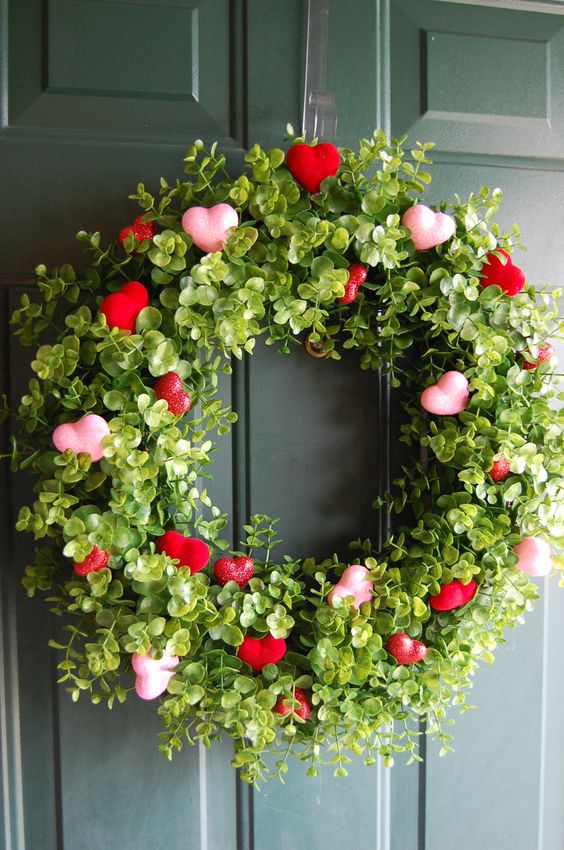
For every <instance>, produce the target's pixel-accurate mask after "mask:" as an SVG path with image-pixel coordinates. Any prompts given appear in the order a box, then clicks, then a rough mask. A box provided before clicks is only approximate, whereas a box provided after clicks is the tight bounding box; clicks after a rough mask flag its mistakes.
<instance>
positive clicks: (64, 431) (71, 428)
mask: <svg viewBox="0 0 564 850" xmlns="http://www.w3.org/2000/svg"><path fill="white" fill-rule="evenodd" d="M109 433H110V428H109V425H108V423H107V422H106V420H105V419H103V418H102V417H101V416H98V414H97V413H87V414H86V416H83V417H82V418H81V419H78V420H77V421H76V422H65V423H64V425H58V426H57V427H56V428H55V430H54V431H53V443H54V444H55V448H56V449H57V451H59V452H64V451H66V450H67V449H70V450H71V451H72V452H74V454H75V455H77V454H80V452H85V453H86V454H89V455H90V457H91V458H92V460H93V461H96V460H100V459H101V458H103V457H104V447H103V446H102V440H103V439H104V437H107V436H108V434H109Z"/></svg>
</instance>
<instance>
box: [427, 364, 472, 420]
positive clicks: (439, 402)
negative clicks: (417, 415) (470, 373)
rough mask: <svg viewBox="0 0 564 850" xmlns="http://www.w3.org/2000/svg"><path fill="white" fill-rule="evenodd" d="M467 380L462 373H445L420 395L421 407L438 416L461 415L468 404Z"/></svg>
mask: <svg viewBox="0 0 564 850" xmlns="http://www.w3.org/2000/svg"><path fill="white" fill-rule="evenodd" d="M468 395H469V393H468V380H467V379H466V378H465V377H464V375H463V374H462V372H445V373H444V375H442V376H441V377H440V378H439V380H438V381H437V383H436V384H433V386H431V387H427V389H426V390H423V392H422V393H421V407H422V408H423V409H424V410H427V411H428V412H429V413H436V414H438V415H439V416H452V415H454V414H455V413H461V412H462V411H463V410H464V409H465V408H466V406H467V404H468Z"/></svg>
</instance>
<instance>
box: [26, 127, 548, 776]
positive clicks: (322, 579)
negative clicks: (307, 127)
mask: <svg viewBox="0 0 564 850" xmlns="http://www.w3.org/2000/svg"><path fill="white" fill-rule="evenodd" d="M291 136H292V134H291ZM404 143H405V138H403V139H400V140H398V141H396V140H391V141H388V139H387V138H386V136H385V135H384V133H382V132H380V131H376V132H374V134H373V137H372V138H370V139H363V140H361V141H360V144H359V149H358V151H353V150H350V149H348V148H342V149H337V148H336V147H334V146H333V145H331V144H327V143H319V144H316V143H315V142H314V143H312V144H306V143H305V141H304V140H303V139H296V138H293V136H292V144H291V146H290V147H289V150H288V151H287V153H285V152H284V151H283V150H280V149H278V148H273V149H272V150H269V151H268V152H267V151H264V150H262V149H261V148H260V147H259V146H258V145H254V146H253V147H252V148H251V149H250V150H249V151H248V153H247V155H246V157H245V162H246V173H244V174H242V175H241V176H239V177H237V178H236V179H232V178H231V177H230V176H229V174H228V173H227V172H226V170H225V157H224V156H222V155H221V154H220V153H218V151H217V149H216V146H215V145H214V146H212V147H211V149H210V150H206V149H205V147H204V145H203V143H202V142H201V141H196V142H195V143H194V145H193V146H192V147H190V148H189V149H188V151H187V155H186V158H185V164H186V165H185V171H186V172H187V174H188V175H189V179H188V180H186V181H185V182H182V181H177V182H176V183H175V184H174V185H170V184H169V183H168V182H167V181H166V180H164V179H161V184H160V191H159V193H158V196H155V195H153V194H151V193H149V192H148V191H147V190H146V188H145V186H144V185H143V184H139V185H138V186H137V191H136V192H135V193H134V194H133V195H131V196H130V197H131V198H132V199H133V200H135V201H137V202H138V204H139V205H140V207H141V210H142V213H141V215H139V216H137V218H135V221H134V222H133V224H131V225H129V226H127V227H125V228H124V229H123V230H122V231H121V233H120V234H119V237H118V238H117V240H115V241H113V242H111V243H110V244H109V245H106V244H103V243H102V239H101V236H100V233H86V232H84V231H81V232H80V233H78V237H77V238H78V239H79V240H80V241H81V242H82V243H83V244H84V245H85V247H86V249H87V251H88V252H89V254H90V262H89V265H88V267H87V268H86V269H85V271H84V272H82V273H80V274H77V272H75V270H74V269H73V268H72V267H71V266H70V265H62V266H61V267H60V268H57V269H55V270H54V271H52V272H49V271H48V270H47V269H46V267H45V266H43V265H40V266H39V267H38V268H37V270H36V271H37V278H38V281H37V288H38V292H39V294H40V295H41V296H42V300H39V301H32V300H30V298H29V297H28V296H27V295H23V296H22V298H21V306H20V307H19V309H17V310H16V311H15V313H14V315H13V323H14V324H15V325H16V328H17V329H16V334H17V335H18V336H19V338H20V340H21V342H22V343H23V344H24V345H27V346H30V345H37V344H38V343H41V344H39V347H38V348H37V350H36V353H35V359H34V360H33V362H32V364H31V365H32V369H33V372H34V373H35V376H34V377H33V378H32V379H31V380H30V382H29V387H28V390H27V393H26V394H25V395H24V396H23V397H22V399H21V402H20V404H19V408H18V410H17V413H15V414H14V415H15V416H16V417H17V420H18V422H19V435H18V437H17V439H15V440H14V441H13V451H12V464H13V467H14V468H15V469H28V470H32V471H33V472H34V473H35V476H36V478H35V493H36V498H35V501H34V502H33V504H32V505H31V506H29V507H23V508H22V510H21V511H20V514H19V518H18V521H17V529H18V530H19V531H27V532H31V533H33V535H34V536H35V538H36V539H37V540H42V539H45V541H46V542H47V544H48V545H42V546H40V547H39V548H38V549H37V551H36V559H35V562H34V563H33V564H32V565H29V566H27V567H26V569H25V577H24V579H23V584H24V586H25V588H26V590H27V592H28V594H29V595H30V596H33V594H34V593H35V592H36V591H43V592H47V593H48V596H47V601H48V603H49V604H50V606H51V608H52V610H53V611H54V613H55V614H57V615H64V620H63V622H64V626H63V628H62V631H61V635H62V637H61V636H59V638H58V639H57V640H52V641H51V642H50V643H51V646H53V647H55V648H56V649H57V650H58V651H59V652H60V654H61V660H60V662H59V664H58V669H59V671H60V677H59V681H60V682H61V683H63V684H64V685H65V686H66V688H67V690H68V691H69V692H70V694H71V697H72V699H73V700H75V701H76V700H78V699H79V697H80V695H81V694H83V693H84V694H88V695H89V697H90V699H91V700H92V701H93V702H94V703H105V704H106V705H107V706H109V707H110V708H111V707H112V705H113V704H114V703H115V701H116V700H117V701H118V702H123V701H124V700H125V698H126V697H127V696H128V694H129V692H131V691H132V690H133V689H135V691H136V693H137V695H138V696H139V697H140V698H141V699H154V698H157V697H160V700H159V702H158V703H157V705H158V713H159V715H160V716H161V718H162V721H163V724H164V731H163V732H162V733H161V741H160V749H161V750H162V751H163V752H164V753H165V754H166V755H167V756H168V757H171V755H172V753H173V751H174V750H177V749H180V748H181V746H182V744H183V743H184V742H188V743H189V744H192V743H194V741H195V740H200V741H202V742H203V743H204V744H205V745H206V746H208V745H210V743H211V742H212V741H214V740H215V739H217V738H218V737H219V735H220V734H221V733H222V731H223V730H227V732H228V733H229V734H230V735H231V736H232V737H233V738H234V740H235V743H236V748H235V756H234V759H233V762H232V763H233V765H234V766H235V767H236V768H240V771H241V776H242V778H243V779H245V780H247V781H249V782H253V783H254V782H257V781H259V780H261V779H263V778H266V777H268V776H270V775H273V774H278V775H279V776H282V775H283V774H284V773H285V772H286V770H287V759H288V756H289V754H294V755H296V756H298V757H299V758H300V759H301V760H302V761H304V762H306V763H307V765H308V771H307V772H308V774H310V775H314V774H315V773H316V772H317V770H318V765H319V764H320V763H329V764H331V765H334V768H335V774H336V775H338V776H345V775H346V773H347V769H346V765H347V763H348V762H349V761H350V760H351V757H352V756H353V755H354V756H363V757H364V760H365V762H366V763H368V764H370V763H373V762H374V761H375V760H376V757H377V756H378V755H380V756H381V757H383V759H384V761H385V763H386V764H390V763H392V761H393V756H394V754H395V753H397V752H405V753H406V754H407V757H408V759H409V760H418V759H419V758H420V756H419V755H418V739H419V735H420V729H421V727H420V724H419V720H420V719H421V718H423V717H424V718H426V720H427V731H429V732H431V733H432V734H433V735H435V736H437V737H438V738H439V739H440V741H441V743H442V749H443V750H448V749H450V740H451V735H450V733H449V732H448V729H447V727H448V722H446V721H445V717H446V713H447V709H448V707H449V706H450V705H453V704H454V705H458V706H460V707H461V708H465V707H466V696H467V690H468V688H469V687H470V686H471V683H472V677H473V674H474V672H475V670H476V667H477V665H478V662H479V661H480V659H482V660H484V661H486V662H491V661H493V650H494V648H495V646H496V645H497V644H498V643H499V642H500V641H502V640H503V639H504V633H505V629H506V627H512V626H514V625H516V624H517V623H519V622H521V621H522V619H523V615H524V613H525V612H526V611H527V610H528V609H530V607H531V603H532V601H533V600H534V599H535V598H536V597H537V588H536V586H535V584H534V583H533V582H532V581H531V577H535V576H544V575H547V574H548V573H549V572H551V570H552V569H553V568H558V563H559V562H558V558H557V557H556V556H555V555H553V554H552V553H551V549H550V544H551V543H552V544H554V543H556V544H559V543H560V544H561V543H562V539H563V536H564V534H563V516H562V499H561V494H562V486H563V464H562V434H563V428H562V417H561V416H559V414H558V413H557V412H556V411H555V410H554V405H553V399H554V398H555V396H556V390H555V380H554V374H553V372H554V364H555V357H554V356H553V353H554V352H553V347H552V343H551V342H550V339H554V338H555V333H559V329H558V326H557V322H556V316H557V311H556V302H555V298H554V294H552V295H551V294H550V293H549V292H548V291H544V290H535V288H534V287H533V286H532V285H531V284H529V283H527V282H526V281H525V276H524V274H523V272H522V271H521V269H520V268H519V267H518V266H517V265H515V264H514V263H513V259H512V256H511V253H512V251H513V249H514V248H515V247H519V246H520V240H519V232H518V229H517V227H516V226H514V227H513V229H512V230H511V232H509V233H504V232H501V231H500V228H499V226H498V225H497V224H496V223H495V222H494V216H495V215H496V213H497V212H498V207H499V203H500V199H501V192H500V191H499V190H497V189H496V190H495V191H493V192H490V191H489V190H488V189H487V188H484V189H481V190H480V191H479V193H478V194H472V195H471V196H470V197H469V199H468V200H467V201H465V202H463V201H461V200H460V198H458V197H457V196H455V201H454V203H452V204H450V205H448V206H447V204H446V203H444V202H443V203H441V204H440V206H439V207H438V208H437V209H435V210H433V209H430V208H429V207H428V206H426V205H424V204H422V203H419V202H417V200H416V198H417V195H418V194H419V193H421V192H422V191H423V190H424V188H425V187H426V185H427V184H428V183H429V181H430V176H429V174H428V172H427V171H426V168H427V166H428V165H429V164H430V160H429V159H428V151H429V149H430V148H431V147H432V144H421V143H418V144H417V145H416V147H415V148H414V149H413V150H411V151H410V152H409V153H410V156H405V154H404V150H403V147H402V146H403V145H404ZM447 209H448V212H447ZM556 294H558V293H556ZM305 335H307V342H308V346H309V349H310V351H313V352H315V353H316V354H322V355H323V356H326V357H328V358H332V359H339V357H340V356H341V354H340V352H341V351H342V350H343V349H354V350H356V351H358V354H359V358H360V367H361V368H362V369H371V370H381V372H382V373H383V374H385V375H386V376H387V380H388V381H389V383H390V385H391V386H392V387H394V388H399V387H400V386H401V393H402V396H401V397H402V399H403V401H402V403H403V407H404V409H405V411H406V414H407V416H406V421H405V424H404V425H403V426H402V428H401V440H403V442H404V443H406V444H407V446H409V447H411V455H412V456H411V458H410V461H409V464H408V465H406V466H405V467H404V468H403V474H402V475H401V477H400V478H399V479H398V480H397V481H395V482H394V485H395V486H394V488H393V492H392V493H390V494H385V495H383V496H382V495H380V496H379V497H378V498H377V499H376V506H377V507H378V509H379V510H382V511H387V512H390V511H392V509H393V510H394V511H395V512H397V513H398V514H399V515H400V516H399V518H398V519H397V520H396V521H394V532H393V535H392V536H390V538H389V540H388V541H387V543H386V544H385V545H384V547H383V548H382V549H381V551H377V550H376V549H375V547H374V546H373V544H372V543H371V541H370V540H365V541H355V542H353V543H352V544H351V547H352V554H351V555H350V557H347V558H346V559H345V560H341V559H340V558H339V557H338V556H337V555H333V556H329V557H327V559H326V560H323V561H321V562H319V561H316V560H314V559H313V558H307V559H305V560H297V559H295V558H294V557H291V556H289V555H276V554H275V551H276V550H275V545H276V544H277V543H278V542H279V541H278V540H277V534H276V521H275V520H272V519H270V518H269V517H268V516H265V515H256V516H252V517H251V518H250V519H249V521H248V524H247V525H245V526H244V532H245V539H244V541H242V543H241V546H242V548H241V549H240V550H236V551H229V549H230V544H229V541H227V540H225V539H223V538H222V536H221V535H222V531H223V530H224V529H225V527H226V525H227V517H226V515H225V514H224V513H222V512H221V510H220V509H219V508H218V507H216V506H215V505H214V504H212V502H211V500H210V497H209V495H208V493H207V491H206V487H205V479H206V476H207V477H209V469H208V468H209V465H210V463H211V461H212V453H213V450H214V443H213V439H212V438H215V435H216V434H223V433H225V432H227V431H228V430H229V428H230V426H231V425H232V424H233V423H234V422H235V420H236V415H235V413H234V412H232V411H231V409H230V408H229V407H227V406H225V405H224V404H223V403H222V401H221V400H220V399H219V398H218V397H217V387H218V378H219V376H220V374H221V373H226V374H229V373H230V372H231V368H232V367H231V361H232V358H237V359H241V358H242V357H244V356H245V355H250V354H252V353H253V349H254V347H255V341H256V339H257V337H259V336H262V337H263V338H264V339H265V341H266V343H267V344H269V345H275V346H277V347H278V348H279V350H280V351H281V352H282V353H284V354H287V353H289V352H290V350H291V349H292V348H296V347H297V346H299V345H301V342H302V341H303V338H304V336H305ZM302 351H303V350H302ZM303 356H305V354H304V355H303ZM269 752H271V753H274V758H272V757H267V754H268V753H269Z"/></svg>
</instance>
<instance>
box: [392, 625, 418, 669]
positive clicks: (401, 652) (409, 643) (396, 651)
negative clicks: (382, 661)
mask: <svg viewBox="0 0 564 850" xmlns="http://www.w3.org/2000/svg"><path fill="white" fill-rule="evenodd" d="M386 649H387V650H388V652H389V653H390V655H393V656H394V658H395V659H396V661H397V662H398V664H415V663H416V662H417V661H421V660H422V659H423V658H425V656H426V655H427V652H428V650H427V647H426V646H425V644H424V643H422V642H421V641H420V640H414V639H413V638H410V637H409V635H406V634H405V632H398V633H397V634H395V635H392V636H391V637H390V638H388V642H387V643H386Z"/></svg>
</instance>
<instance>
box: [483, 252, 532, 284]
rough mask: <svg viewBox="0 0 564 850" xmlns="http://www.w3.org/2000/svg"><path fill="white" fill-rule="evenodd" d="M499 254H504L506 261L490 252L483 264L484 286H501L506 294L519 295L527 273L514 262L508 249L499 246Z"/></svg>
mask: <svg viewBox="0 0 564 850" xmlns="http://www.w3.org/2000/svg"><path fill="white" fill-rule="evenodd" d="M497 253H498V254H503V256H504V257H505V262H504V261H502V260H500V258H499V257H498V256H496V254H488V255H487V257H486V259H485V261H484V264H483V266H482V279H481V280H480V283H481V285H482V286H499V287H500V289H503V291H504V292H505V294H506V295H518V294H519V293H520V292H521V290H522V289H523V287H524V286H525V274H524V272H523V271H522V270H521V269H520V268H519V266H516V265H514V264H513V261H512V259H511V257H510V256H509V254H508V253H507V251H504V250H503V248H498V250H497Z"/></svg>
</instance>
